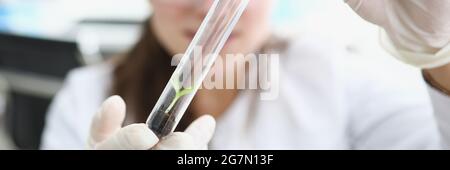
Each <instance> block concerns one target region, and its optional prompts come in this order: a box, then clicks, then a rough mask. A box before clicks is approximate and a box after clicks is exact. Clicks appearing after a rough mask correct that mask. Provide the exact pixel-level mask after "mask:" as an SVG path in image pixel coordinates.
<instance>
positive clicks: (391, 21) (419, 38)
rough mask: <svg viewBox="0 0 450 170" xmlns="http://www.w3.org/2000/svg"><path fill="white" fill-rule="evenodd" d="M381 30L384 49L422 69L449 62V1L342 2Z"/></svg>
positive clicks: (385, 0)
mask: <svg viewBox="0 0 450 170" xmlns="http://www.w3.org/2000/svg"><path fill="white" fill-rule="evenodd" d="M345 2H347V3H348V4H349V6H350V7H352V8H353V9H354V11H356V12H357V13H358V14H359V15H360V16H361V17H363V18H364V19H366V20H367V21H369V22H372V23H374V24H377V25H379V26H381V27H382V28H384V31H385V32H384V33H383V37H382V44H383V46H384V47H385V48H386V49H387V50H388V51H389V52H391V53H393V55H394V56H395V57H397V58H399V59H400V60H402V61H404V62H406V63H409V64H412V65H414V66H418V67H421V68H435V67H440V66H443V65H445V64H447V63H450V0H345Z"/></svg>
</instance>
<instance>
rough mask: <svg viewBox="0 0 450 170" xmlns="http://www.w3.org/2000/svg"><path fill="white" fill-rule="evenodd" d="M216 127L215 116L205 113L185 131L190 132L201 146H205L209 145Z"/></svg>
mask: <svg viewBox="0 0 450 170" xmlns="http://www.w3.org/2000/svg"><path fill="white" fill-rule="evenodd" d="M215 128H216V121H215V119H214V117H212V116H210V115H204V116H202V117H200V118H198V119H197V120H195V121H194V122H192V123H191V125H189V127H188V128H187V129H186V130H185V132H186V133H188V134H190V135H191V136H192V137H193V138H194V140H196V143H198V145H199V146H204V145H207V144H208V143H209V141H210V140H211V138H212V137H213V135H214V131H215Z"/></svg>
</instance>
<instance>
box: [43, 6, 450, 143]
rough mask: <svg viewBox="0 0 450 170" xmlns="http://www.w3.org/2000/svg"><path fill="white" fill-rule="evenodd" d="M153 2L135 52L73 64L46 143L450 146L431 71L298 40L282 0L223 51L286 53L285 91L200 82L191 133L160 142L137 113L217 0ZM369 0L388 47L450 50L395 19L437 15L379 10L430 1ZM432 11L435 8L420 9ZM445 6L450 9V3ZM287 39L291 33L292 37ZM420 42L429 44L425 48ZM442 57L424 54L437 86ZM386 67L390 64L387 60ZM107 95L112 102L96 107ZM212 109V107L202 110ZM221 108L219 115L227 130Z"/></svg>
mask: <svg viewBox="0 0 450 170" xmlns="http://www.w3.org/2000/svg"><path fill="white" fill-rule="evenodd" d="M150 2H151V4H152V7H153V9H154V12H153V15H152V17H151V18H150V19H149V22H148V23H147V24H146V27H145V31H144V32H145V33H144V34H143V36H142V39H141V40H140V41H139V43H138V44H137V45H136V46H135V47H134V48H133V49H132V50H131V51H130V52H129V53H128V54H127V55H126V56H124V57H122V58H120V59H119V60H115V61H109V62H107V63H104V64H102V65H97V66H93V67H88V68H81V69H77V70H75V71H73V72H71V74H70V75H69V77H68V79H67V82H66V84H65V86H64V88H63V89H62V91H61V92H60V93H59V94H58V95H57V97H56V99H55V101H54V103H53V104H52V106H51V109H50V113H49V117H48V121H47V126H46V129H45V133H44V138H43V148H44V149H84V148H86V144H88V146H87V148H90V149H204V148H206V147H207V146H209V147H210V148H212V149H437V148H442V147H444V145H443V144H442V143H441V142H440V141H441V139H445V138H442V137H445V134H448V133H450V131H449V129H448V128H443V129H442V134H444V135H440V133H439V130H438V126H437V124H436V121H435V119H434V118H435V117H434V115H433V111H432V108H431V105H430V104H429V103H430V101H429V99H428V93H427V91H426V87H425V84H424V83H423V79H422V77H421V75H420V74H417V73H410V72H406V73H405V72H401V71H399V69H398V68H397V67H399V66H397V65H395V64H387V63H378V64H365V63H367V62H366V61H361V59H358V56H356V57H355V56H354V54H350V53H349V52H347V51H346V50H345V49H342V48H340V47H339V46H337V45H334V44H331V43H329V44H327V43H325V42H327V41H326V40H325V41H323V40H318V38H317V37H314V36H311V37H308V36H303V37H301V38H299V39H296V40H295V41H284V40H282V41H279V40H277V39H275V38H273V37H272V36H271V35H272V34H271V30H270V27H269V22H268V21H269V19H268V18H269V16H270V15H271V14H270V13H271V7H272V6H273V3H274V1H273V0H258V1H251V2H250V4H249V7H248V9H247V10H246V12H245V13H244V15H243V16H242V18H241V20H240V22H239V23H238V25H237V28H236V29H235V30H234V31H233V34H232V36H231V39H230V41H229V42H228V43H227V45H226V46H225V48H224V50H223V51H222V54H230V53H231V54H232V53H243V54H248V53H256V52H259V53H260V52H264V51H274V50H275V51H278V52H279V53H280V55H281V57H280V72H282V73H281V74H280V77H279V82H280V83H279V85H280V87H279V90H280V91H279V97H278V98H277V99H276V100H271V101H262V100H259V99H258V98H257V97H255V96H258V94H259V93H258V92H257V91H252V90H237V89H230V90H220V89H213V90H200V91H199V92H198V93H197V95H196V97H195V98H194V101H193V103H192V104H191V105H190V108H189V109H188V111H187V113H186V114H185V116H184V118H183V120H182V122H181V124H180V125H179V126H178V129H177V131H184V132H176V133H173V134H171V135H169V136H168V137H166V138H163V139H162V140H159V139H158V138H157V137H156V136H155V135H154V133H153V132H152V131H150V130H149V129H148V128H147V127H146V126H145V125H144V124H136V123H142V122H145V120H146V118H147V117H148V114H149V112H150V111H151V110H150V109H151V107H152V106H153V105H154V104H155V103H156V101H157V99H158V97H159V95H160V94H161V92H162V90H163V88H164V86H165V83H166V82H167V80H168V79H169V77H170V75H171V73H172V72H173V70H174V68H173V67H171V57H172V56H174V55H175V54H178V53H183V52H184V50H185V48H186V47H187V45H188V43H189V42H190V40H191V39H192V37H193V34H194V32H195V30H196V29H197V27H198V26H199V24H200V23H201V21H202V19H203V18H204V16H205V14H206V12H207V10H208V8H209V6H210V5H211V1H199V0H189V1H179V0H151V1H150ZM194 2H196V3H194ZM362 2H363V1H358V0H349V1H348V3H349V4H350V6H351V7H353V8H354V9H355V11H357V12H358V13H359V14H360V15H361V16H362V17H364V18H365V19H367V20H369V21H371V22H373V23H375V24H378V25H380V26H382V27H383V28H385V30H386V32H387V34H388V35H390V36H389V37H390V39H388V41H387V42H392V44H390V43H385V44H386V45H391V46H388V47H391V48H390V49H391V51H393V52H397V53H400V52H401V50H409V51H413V52H417V53H419V52H421V53H432V52H436V51H438V49H444V47H445V45H446V44H445V43H444V45H442V43H439V42H438V41H439V38H441V37H439V38H434V39H433V38H429V39H426V41H424V40H423V39H424V37H425V38H428V37H426V36H423V34H420V35H422V36H420V35H419V34H414V33H409V34H406V35H408V36H405V34H399V32H401V33H404V32H405V31H404V30H405V29H404V28H410V27H411V24H410V25H407V26H405V25H400V24H397V25H393V24H389V23H393V22H392V21H394V19H405V18H408V17H409V19H411V20H409V21H410V22H413V23H417V22H416V21H423V22H426V21H428V20H427V19H429V18H420V17H418V16H415V15H406V14H405V13H402V14H400V12H399V13H398V14H397V13H392V12H391V13H387V14H384V13H382V14H383V15H381V14H378V13H377V12H380V11H382V10H379V9H381V8H382V9H385V8H386V9H391V10H392V11H399V10H402V9H403V10H404V11H407V9H411V8H407V9H406V8H403V7H417V6H420V5H421V4H420V3H418V2H417V1H414V3H411V4H413V5H411V4H406V5H405V4H403V3H402V2H400V1H392V2H390V1H389V2H386V3H378V2H367V3H362ZM383 2H384V1H383ZM372 3H373V4H372ZM433 3H434V4H433ZM437 4H439V5H437ZM407 5H410V6H407ZM414 5H416V6H414ZM443 5H444V6H445V5H447V6H448V1H447V2H443V1H441V2H438V1H435V2H432V5H430V6H428V7H430V8H431V7H433V9H435V8H440V6H443ZM444 9H445V8H444ZM430 11H433V10H432V9H429V10H424V11H421V12H423V13H427V12H430ZM435 11H436V10H435ZM438 11H439V10H438ZM441 11H444V10H441ZM407 12H408V11H407ZM439 14H440V15H439V16H448V14H447V13H445V12H442V13H439ZM398 16H400V17H398ZM428 16H436V15H428ZM417 18H418V19H417ZM442 18H445V17H442ZM390 21H391V22H390ZM444 21H445V20H444ZM395 23H397V22H395ZM398 23H404V22H398ZM438 23H439V22H438ZM447 24H448V22H447ZM417 25H419V26H418V27H419V28H422V27H420V26H421V25H420V24H417ZM444 25H445V23H444ZM414 26H415V25H414ZM439 26H441V25H439V24H436V25H432V26H430V27H432V28H440V27H439ZM400 28H403V29H400ZM426 28H429V27H426ZM411 30H418V29H411ZM433 30H438V31H440V32H439V33H448V32H444V31H448V30H445V29H440V30H439V29H433ZM402 31H403V32H402ZM406 32H407V31H406ZM410 35H411V36H410ZM412 35H414V36H412ZM417 35H419V36H417ZM425 35H426V34H425ZM441 35H442V37H444V38H447V40H448V37H445V36H443V35H448V34H441ZM405 39H407V40H417V41H404V40H405ZM273 42H275V43H273ZM284 42H287V43H286V45H284V44H285V43H284ZM405 42H406V43H405ZM423 42H425V43H423ZM440 42H441V41H440ZM447 42H448V41H447ZM411 44H412V45H411ZM430 44H432V45H430ZM410 47H411V48H410ZM417 47H421V48H420V49H421V50H420V51H415V50H416V49H418V48H417ZM397 56H402V57H403V58H402V59H403V60H404V61H407V62H409V63H412V64H414V63H413V61H417V60H412V59H408V58H407V57H405V56H412V54H411V55H404V53H401V54H400V55H397ZM422 56H423V55H422ZM410 58H413V57H410ZM431 58H432V57H428V58H426V59H429V60H431ZM447 58H448V57H447ZM437 60H438V59H434V60H433V62H428V61H427V62H425V60H420V61H421V62H422V63H419V64H424V63H425V64H427V63H433V64H434V66H435V67H437V68H438V69H434V70H430V71H427V72H426V73H428V74H429V75H430V77H429V80H435V81H433V82H434V83H432V84H434V85H436V84H440V85H443V87H444V88H440V89H441V90H444V89H450V88H448V86H450V83H448V79H447V77H450V76H448V75H449V74H447V73H449V72H450V71H448V65H447V66H445V64H442V62H443V61H442V59H440V62H439V63H440V64H436V63H438V62H437ZM348 62H351V63H348ZM344 63H345V64H344ZM419 64H417V65H419ZM425 64H424V65H425ZM438 65H439V67H438ZM443 65H444V66H443ZM380 66H383V69H379V67H380ZM441 66H443V67H441ZM446 68H447V69H446ZM223 72H226V73H228V74H235V70H234V69H226V68H225V69H224V70H223ZM428 74H427V75H428ZM400 78H401V80H400ZM436 82H437V83H436ZM431 94H432V96H433V102H434V104H435V106H436V107H435V109H436V111H435V112H436V114H435V115H436V116H439V115H441V114H442V115H445V114H449V113H448V112H449V110H450V108H448V105H450V104H446V103H450V101H449V100H450V99H449V98H448V97H447V96H444V95H441V94H438V93H437V92H436V91H433V90H432V91H431ZM111 95H119V96H121V97H123V99H124V100H125V101H126V102H127V105H126V108H125V103H124V101H123V100H122V98H121V97H118V96H113V97H110V98H109V99H107V100H106V101H105V102H104V103H103V104H101V102H102V101H103V100H104V99H105V98H106V97H107V96H111ZM439 104H442V105H441V106H438V105H439ZM100 105H102V106H101V109H100V110H98V111H97V110H96V109H97V108H98V107H99V106H100ZM446 109H447V110H446ZM444 112H445V113H444ZM95 113H96V114H95ZM203 113H209V114H211V116H202V114H203ZM199 117H200V118H199ZM443 117H444V116H443ZM447 117H448V116H447ZM196 118H198V119H197V120H196V121H194V122H193V123H191V124H190V122H192V121H193V120H195V119H196ZM213 118H215V119H217V120H218V121H217V128H216V129H215V121H214V119H213ZM439 120H441V121H439V125H440V126H441V127H442V126H445V125H448V124H449V123H450V119H448V118H447V119H439ZM90 124H92V126H90ZM189 124H190V125H189ZM188 125H189V126H188ZM214 129H215V134H214V137H213V132H214ZM211 138H212V140H211V141H210V139H211ZM86 139H88V141H86Z"/></svg>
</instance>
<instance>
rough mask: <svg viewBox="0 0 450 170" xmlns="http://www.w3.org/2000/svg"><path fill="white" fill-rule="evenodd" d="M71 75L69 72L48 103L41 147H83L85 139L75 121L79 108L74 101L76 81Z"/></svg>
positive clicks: (75, 97)
mask: <svg viewBox="0 0 450 170" xmlns="http://www.w3.org/2000/svg"><path fill="white" fill-rule="evenodd" d="M72 73H73V72H72ZM73 77H74V76H73V74H69V76H68V78H67V80H66V81H65V83H64V86H63V87H62V89H61V90H60V91H59V93H58V94H57V95H56V96H55V98H54V99H53V102H52V104H51V105H50V108H49V111H48V114H47V119H46V125H45V128H44V132H43V136H42V141H41V149H45V150H54V149H84V148H83V147H84V146H83V145H84V144H85V141H83V137H81V136H80V134H79V131H80V129H79V127H77V122H79V121H80V120H79V119H80V117H79V116H80V110H78V108H79V107H78V106H77V102H76V101H77V100H76V99H77V96H76V95H77V94H76V86H77V85H76V84H77V81H76V80H74V78H73Z"/></svg>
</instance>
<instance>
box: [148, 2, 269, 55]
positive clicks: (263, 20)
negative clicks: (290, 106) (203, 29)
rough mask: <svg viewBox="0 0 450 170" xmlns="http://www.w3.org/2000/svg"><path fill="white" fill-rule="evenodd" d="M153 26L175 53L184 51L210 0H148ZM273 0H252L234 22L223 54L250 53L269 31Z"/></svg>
mask: <svg viewBox="0 0 450 170" xmlns="http://www.w3.org/2000/svg"><path fill="white" fill-rule="evenodd" d="M150 2H151V4H152V7H153V18H152V26H153V28H154V30H155V32H156V36H157V37H158V39H159V40H160V41H161V43H162V44H163V45H164V46H165V47H166V48H167V49H168V50H169V52H170V53H171V54H172V55H174V54H179V53H184V52H185V50H186V48H187V46H188V45H189V43H190V42H191V40H192V39H193V37H194V35H195V33H196V31H197V29H198V27H199V26H200V24H201V22H202V21H203V19H204V17H205V16H206V14H207V12H208V10H209V7H211V5H212V3H213V0H150ZM272 3H273V0H252V1H250V4H249V6H248V8H247V10H246V11H245V13H244V14H243V16H242V17H241V19H240V21H239V23H238V24H237V25H236V28H235V30H234V31H233V33H232V35H231V37H230V39H229V41H228V42H227V44H226V45H225V47H224V49H223V51H222V54H234V53H243V54H246V53H251V52H254V51H256V50H258V49H259V48H261V46H262V45H263V43H264V42H265V41H266V40H267V38H268V37H269V34H270V30H269V17H270V15H271V14H270V13H271V7H272Z"/></svg>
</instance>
